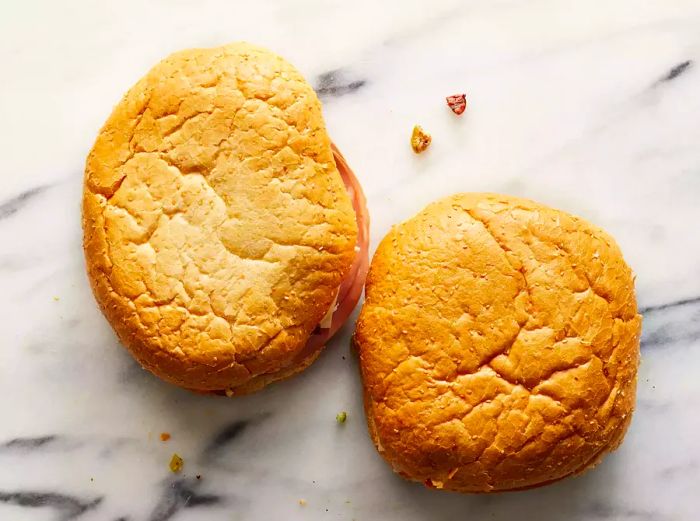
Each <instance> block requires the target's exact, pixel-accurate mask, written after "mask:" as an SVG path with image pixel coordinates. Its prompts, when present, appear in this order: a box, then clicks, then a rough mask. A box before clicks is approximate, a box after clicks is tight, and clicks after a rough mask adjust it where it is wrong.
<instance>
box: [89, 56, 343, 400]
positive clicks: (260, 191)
mask: <svg viewBox="0 0 700 521" xmlns="http://www.w3.org/2000/svg"><path fill="white" fill-rule="evenodd" d="M83 230H84V250H85V258H86V264H87V270H88V275H89V278H90V282H91V284H92V288H93V291H94V294H95V297H96V299H97V301H98V303H99V305H100V307H101V308H102V310H103V312H104V314H105V316H106V317H107V319H108V320H109V322H110V323H111V324H112V326H113V327H114V329H115V331H116V332H117V334H118V336H119V338H120V339H121V341H122V342H123V343H124V345H125V346H126V347H127V348H128V349H129V350H130V351H131V353H132V354H133V355H134V356H135V357H136V358H137V360H138V361H139V362H140V363H141V364H142V365H143V366H144V367H146V368H147V369H149V370H150V371H152V372H153V373H155V374H156V375H158V376H160V377H161V378H163V379H165V380H168V381H170V382H172V383H174V384H177V385H180V386H183V387H187V388H190V389H193V390H200V391H214V390H222V389H233V390H234V391H235V390H236V389H237V388H240V389H241V390H254V389H255V388H258V387H260V386H261V385H260V384H261V382H262V383H263V385H264V383H267V382H268V381H269V380H270V377H269V375H275V376H276V377H280V378H281V377H283V376H286V375H288V374H292V373H294V372H296V371H297V370H298V368H297V367H296V365H295V364H297V363H298V360H296V357H297V354H298V353H299V352H301V351H302V350H303V348H304V345H305V343H306V341H307V339H308V337H309V335H310V333H311V332H312V330H313V329H314V328H315V327H316V324H317V323H318V322H319V320H320V319H321V318H322V317H323V315H324V314H325V313H326V311H327V309H328V307H329V306H330V304H331V302H332V300H333V298H334V297H335V294H336V292H337V289H338V286H339V284H340V283H341V281H342V279H343V276H344V274H345V273H346V272H347V270H348V269H349V268H350V266H351V264H352V261H353V258H354V255H355V252H354V247H355V241H356V236H357V224H356V222H355V214H354V211H353V208H352V204H351V201H350V198H349V197H348V194H347V192H346V190H345V187H344V185H343V182H342V180H341V178H340V175H339V174H338V171H337V169H336V165H335V163H334V160H333V153H332V150H331V143H330V139H329V137H328V135H327V133H326V129H325V125H324V122H323V118H322V114H321V105H320V102H319V101H318V98H317V97H316V95H315V93H314V91H313V89H312V88H311V86H310V85H309V84H308V83H306V81H305V80H304V78H303V77H302V76H301V75H300V74H299V72H298V71H297V70H296V69H294V68H293V67H292V66H291V65H290V64H289V63H287V62H286V61H284V60H283V59H282V58H280V57H279V56H276V55H275V54H272V53H271V52H269V51H267V50H264V49H261V48H259V47H255V46H252V45H249V44H246V43H235V44H231V45H226V46H223V47H218V48H211V49H192V50H187V51H182V52H178V53H175V54H173V55H171V56H169V57H168V58H166V59H165V60H163V61H162V62H160V63H159V64H158V65H156V66H155V67H154V68H153V69H151V71H149V72H148V74H147V75H146V76H145V77H144V78H143V79H141V80H140V81H139V82H138V83H137V84H136V85H135V86H134V87H133V88H132V89H131V90H129V92H128V93H127V94H126V95H125V96H124V98H123V99H122V100H121V102H120V103H119V104H118V105H117V107H116V108H115V109H114V111H113V113H112V115H111V116H110V117H109V119H108V120H107V122H106V124H105V125H104V127H103V128H102V130H101V131H100V133H99V135H98V137H97V140H96V142H95V145H94V146H93V149H92V151H91V152H90V155H89V156H88V159H87V164H86V168H85V183H84V190H83ZM303 362H304V363H301V364H300V366H303V365H304V364H306V362H307V361H306V360H304V361H303ZM307 365H308V364H307Z"/></svg>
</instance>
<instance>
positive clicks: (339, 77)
mask: <svg viewBox="0 0 700 521" xmlns="http://www.w3.org/2000/svg"><path fill="white" fill-rule="evenodd" d="M366 84H367V80H362V79H356V80H348V79H346V73H345V71H344V70H342V69H335V70H332V71H328V72H324V73H323V74H320V75H319V77H318V79H317V81H316V87H315V88H314V90H315V91H316V94H318V97H319V98H321V99H328V98H333V97H339V96H344V95H345V94H351V93H353V92H356V91H358V90H359V89H361V88H362V87H364V86H365V85H366Z"/></svg>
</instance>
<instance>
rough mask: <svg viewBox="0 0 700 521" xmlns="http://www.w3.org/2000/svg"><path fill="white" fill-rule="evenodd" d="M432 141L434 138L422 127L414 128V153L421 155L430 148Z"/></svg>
mask: <svg viewBox="0 0 700 521" xmlns="http://www.w3.org/2000/svg"><path fill="white" fill-rule="evenodd" d="M432 140H433V138H432V137H430V134H428V133H427V132H426V131H425V130H423V128H422V127H421V126H420V125H416V126H414V127H413V133H412V134H411V148H413V151H414V152H415V153H416V154H420V153H421V152H423V151H424V150H425V149H426V148H428V147H429V146H430V143H431V142H432Z"/></svg>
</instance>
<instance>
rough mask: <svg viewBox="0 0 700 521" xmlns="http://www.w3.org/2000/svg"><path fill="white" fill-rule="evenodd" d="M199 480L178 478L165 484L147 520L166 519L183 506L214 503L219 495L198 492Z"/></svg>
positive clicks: (189, 506) (190, 506)
mask: <svg viewBox="0 0 700 521" xmlns="http://www.w3.org/2000/svg"><path fill="white" fill-rule="evenodd" d="M199 485H200V482H199V480H195V479H179V480H176V481H173V482H170V483H168V484H167V485H166V488H165V491H164V493H163V496H162V497H161V499H160V501H159V502H158V504H157V505H156V507H155V508H154V509H153V512H152V513H151V515H150V517H149V518H148V519H149V521H167V520H168V519H171V518H172V517H173V516H175V514H177V513H178V512H179V511H180V510H182V509H183V508H195V507H199V506H208V505H214V504H217V503H220V502H221V500H222V499H221V497H219V496H215V495H213V494H198V493H197V492H196V489H197V488H198V487H199Z"/></svg>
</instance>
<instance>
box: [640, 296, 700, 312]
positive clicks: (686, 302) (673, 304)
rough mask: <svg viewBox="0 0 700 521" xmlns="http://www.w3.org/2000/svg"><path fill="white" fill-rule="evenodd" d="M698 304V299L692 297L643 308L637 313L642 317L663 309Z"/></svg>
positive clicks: (699, 298) (699, 300) (699, 301)
mask: <svg viewBox="0 0 700 521" xmlns="http://www.w3.org/2000/svg"><path fill="white" fill-rule="evenodd" d="M698 303H700V297H693V298H687V299H680V300H675V301H673V302H667V303H666V304H658V305H656V306H647V307H643V308H641V309H640V310H639V312H640V313H641V314H642V315H646V314H648V313H653V312H655V311H662V310H665V309H670V308H677V307H680V306H687V305H689V304H698Z"/></svg>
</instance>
